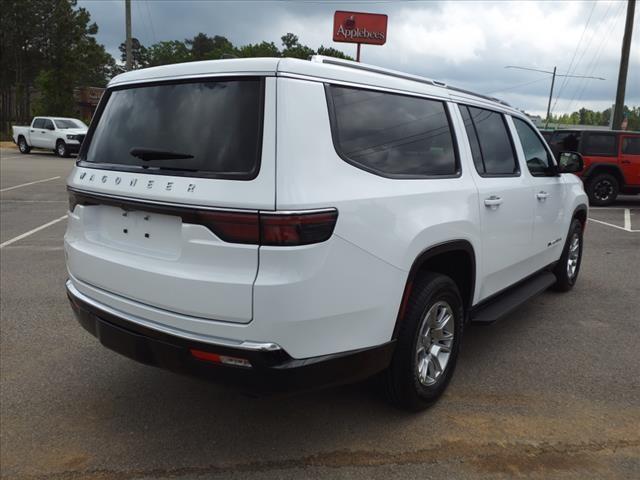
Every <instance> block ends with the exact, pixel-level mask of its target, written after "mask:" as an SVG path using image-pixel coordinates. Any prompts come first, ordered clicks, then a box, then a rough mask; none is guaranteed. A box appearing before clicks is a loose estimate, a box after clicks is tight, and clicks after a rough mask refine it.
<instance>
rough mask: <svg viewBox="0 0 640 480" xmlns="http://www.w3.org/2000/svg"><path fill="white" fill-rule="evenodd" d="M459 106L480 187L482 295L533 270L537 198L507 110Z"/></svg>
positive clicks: (497, 289)
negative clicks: (525, 173)
mask: <svg viewBox="0 0 640 480" xmlns="http://www.w3.org/2000/svg"><path fill="white" fill-rule="evenodd" d="M460 112H461V114H462V118H463V120H464V124H465V130H466V132H467V137H468V138H469V144H470V146H471V153H472V156H473V161H474V164H475V172H474V174H475V175H474V177H475V180H476V184H477V187H478V193H479V202H480V219H481V223H482V236H483V240H482V243H483V245H482V253H483V254H482V268H483V280H482V284H481V287H480V288H481V291H480V298H481V299H484V298H486V297H488V296H490V295H492V294H494V293H497V292H499V291H500V290H503V289H505V288H507V287H509V286H511V285H513V284H514V283H516V282H518V281H519V280H522V279H523V278H524V277H525V276H527V275H528V274H529V273H531V263H530V262H529V258H530V256H531V242H532V234H533V215H534V203H533V202H532V201H531V200H532V199H531V186H530V184H529V183H528V181H527V179H526V178H525V177H524V176H523V175H522V172H521V168H520V165H519V163H518V159H517V156H516V153H515V150H514V146H513V142H512V139H511V136H510V134H509V129H508V125H507V122H506V118H505V117H504V115H503V114H502V113H500V112H495V111H491V110H486V109H483V108H477V107H473V106H465V105H460Z"/></svg>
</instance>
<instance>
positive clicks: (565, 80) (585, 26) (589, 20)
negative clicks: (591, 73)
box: [547, 2, 597, 117]
mask: <svg viewBox="0 0 640 480" xmlns="http://www.w3.org/2000/svg"><path fill="white" fill-rule="evenodd" d="M596 5H597V3H596V2H594V3H593V6H592V7H591V11H590V12H589V18H587V23H585V25H584V28H583V29H582V34H581V35H580V40H578V44H577V45H576V49H575V50H574V51H573V56H572V57H571V62H569V69H568V70H567V73H571V67H572V66H573V61H574V60H575V58H576V54H577V53H578V50H579V48H580V43H581V42H582V38H583V37H584V34H585V32H586V31H587V27H588V26H589V22H591V16H592V15H593V11H594V10H595V8H596ZM576 66H577V65H576ZM568 78H569V77H566V78H565V79H564V80H563V81H562V84H561V85H560V90H559V91H558V96H557V97H556V101H555V103H554V104H553V108H552V109H551V110H553V109H555V108H556V104H557V103H558V99H559V98H560V95H562V91H563V90H564V87H565V85H566V84H567V83H568V81H569V80H568ZM547 117H548V115H547Z"/></svg>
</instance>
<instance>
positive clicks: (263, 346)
mask: <svg viewBox="0 0 640 480" xmlns="http://www.w3.org/2000/svg"><path fill="white" fill-rule="evenodd" d="M65 285H66V287H67V291H68V292H69V294H71V295H72V296H73V297H75V298H77V299H79V300H81V301H83V302H85V303H88V304H89V305H91V306H92V307H94V308H96V309H98V310H102V311H103V312H106V313H108V314H111V315H114V316H117V317H120V318H122V319H124V320H126V321H128V322H131V323H135V324H136V325H140V326H141V327H145V328H150V329H152V330H156V331H158V332H162V333H166V334H168V335H173V336H174V337H179V338H182V339H185V340H193V341H197V342H203V343H208V344H209V345H217V346H220V347H231V348H239V349H243V350H250V351H259V352H273V351H277V350H282V347H280V345H278V344H277V343H272V342H252V341H247V340H245V341H236V340H231V339H227V338H219V337H209V336H205V335H198V334H195V333H186V332H181V331H179V330H176V329H174V328H171V327H167V326H166V325H159V324H157V323H155V322H150V321H148V320H144V319H142V318H140V317H135V316H133V315H129V314H127V313H124V312H122V311H120V310H116V309H114V308H111V307H109V306H107V305H104V304H103V303H100V302H97V301H96V300H93V299H92V298H90V297H88V296H87V295H85V294H84V293H82V292H80V291H79V290H78V289H77V288H76V286H75V285H74V284H73V282H72V281H71V279H70V278H69V279H67V282H66V284H65Z"/></svg>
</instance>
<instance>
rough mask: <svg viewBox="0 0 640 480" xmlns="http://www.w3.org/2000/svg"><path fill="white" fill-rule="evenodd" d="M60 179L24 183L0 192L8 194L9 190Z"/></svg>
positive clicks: (52, 178)
mask: <svg viewBox="0 0 640 480" xmlns="http://www.w3.org/2000/svg"><path fill="white" fill-rule="evenodd" d="M59 178H60V177H51V178H45V179H44V180H36V181H35V182H28V183H22V184H20V185H14V186H13V187H7V188H3V189H0V192H8V191H9V190H13V189H15V188H22V187H28V186H29V185H35V184H36V183H42V182H50V181H51V180H58V179H59Z"/></svg>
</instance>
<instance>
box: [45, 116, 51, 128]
mask: <svg viewBox="0 0 640 480" xmlns="http://www.w3.org/2000/svg"><path fill="white" fill-rule="evenodd" d="M44 128H48V129H49V130H53V122H52V121H51V120H49V119H48V118H45V119H44Z"/></svg>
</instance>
